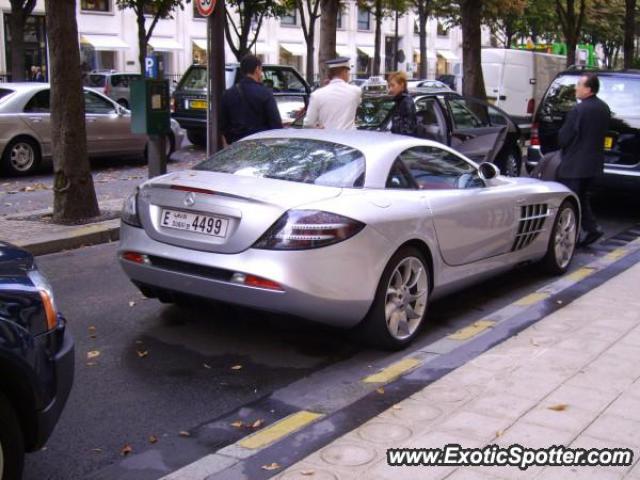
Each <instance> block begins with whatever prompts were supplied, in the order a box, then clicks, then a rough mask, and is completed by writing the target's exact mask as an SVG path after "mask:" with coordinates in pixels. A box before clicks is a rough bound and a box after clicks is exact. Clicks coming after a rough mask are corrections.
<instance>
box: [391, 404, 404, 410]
mask: <svg viewBox="0 0 640 480" xmlns="http://www.w3.org/2000/svg"><path fill="white" fill-rule="evenodd" d="M391 408H393V409H394V410H402V407H401V406H400V405H394V406H393V407H391Z"/></svg>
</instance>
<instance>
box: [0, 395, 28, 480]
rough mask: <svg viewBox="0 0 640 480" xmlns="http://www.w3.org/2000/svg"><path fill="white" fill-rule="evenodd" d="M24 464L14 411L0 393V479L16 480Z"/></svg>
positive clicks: (20, 433) (22, 449)
mask: <svg viewBox="0 0 640 480" xmlns="http://www.w3.org/2000/svg"><path fill="white" fill-rule="evenodd" d="M23 464H24V439H23V436H22V430H21V429H20V424H19V423H18V417H17V415H16V412H15V410H14V409H13V407H12V406H11V404H10V403H9V401H8V400H7V398H6V397H5V396H4V395H3V394H2V393H0V479H2V480H18V479H19V478H21V476H22V466H23Z"/></svg>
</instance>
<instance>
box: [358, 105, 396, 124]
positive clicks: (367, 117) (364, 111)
mask: <svg viewBox="0 0 640 480" xmlns="http://www.w3.org/2000/svg"><path fill="white" fill-rule="evenodd" d="M393 105H394V102H393V99H392V98H390V97H364V98H363V99H362V102H360V106H359V107H358V110H357V111H356V127H358V128H364V129H367V128H377V127H380V126H381V125H382V122H384V120H385V119H386V118H387V116H388V115H389V112H390V111H391V109H392V108H393Z"/></svg>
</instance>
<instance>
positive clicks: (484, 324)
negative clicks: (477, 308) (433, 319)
mask: <svg viewBox="0 0 640 480" xmlns="http://www.w3.org/2000/svg"><path fill="white" fill-rule="evenodd" d="M495 324H496V322H494V321H493V320H478V321H477V322H473V323H472V324H471V325H469V326H467V327H464V328H461V329H460V330H458V331H457V332H455V333H453V334H451V335H449V338H450V339H451V340H469V339H470V338H472V337H475V336H476V335H478V334H479V333H481V332H484V331H485V330H487V329H489V328H491V327H493V326H494V325H495Z"/></svg>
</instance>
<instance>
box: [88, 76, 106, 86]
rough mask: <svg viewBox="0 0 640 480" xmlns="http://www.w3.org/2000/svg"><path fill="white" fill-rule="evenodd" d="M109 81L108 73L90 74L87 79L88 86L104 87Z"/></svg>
mask: <svg viewBox="0 0 640 480" xmlns="http://www.w3.org/2000/svg"><path fill="white" fill-rule="evenodd" d="M106 82H107V76H106V75H89V76H88V77H87V80H86V86H87V87H104V86H105V83H106Z"/></svg>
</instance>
